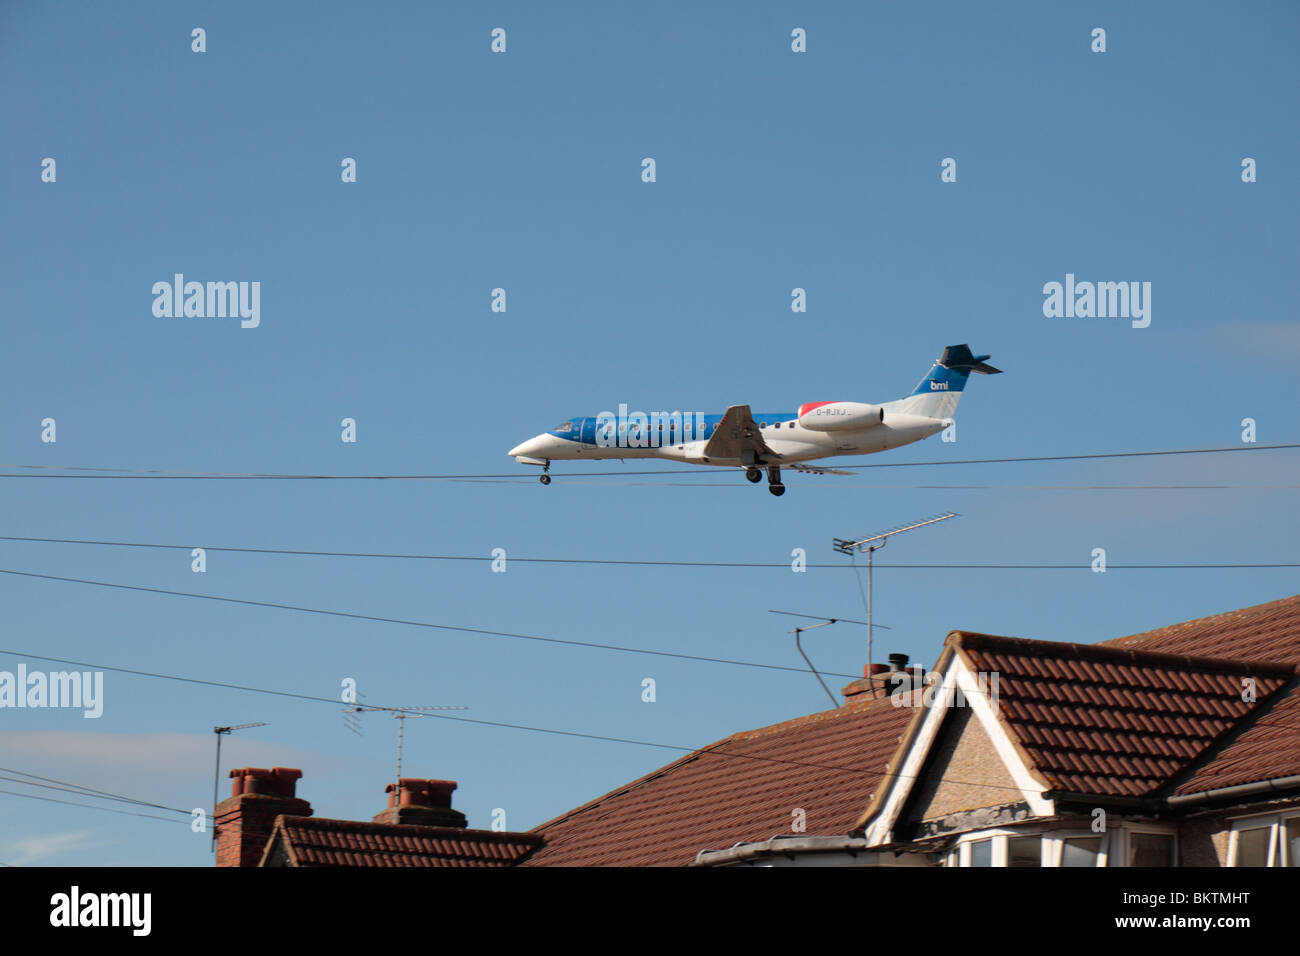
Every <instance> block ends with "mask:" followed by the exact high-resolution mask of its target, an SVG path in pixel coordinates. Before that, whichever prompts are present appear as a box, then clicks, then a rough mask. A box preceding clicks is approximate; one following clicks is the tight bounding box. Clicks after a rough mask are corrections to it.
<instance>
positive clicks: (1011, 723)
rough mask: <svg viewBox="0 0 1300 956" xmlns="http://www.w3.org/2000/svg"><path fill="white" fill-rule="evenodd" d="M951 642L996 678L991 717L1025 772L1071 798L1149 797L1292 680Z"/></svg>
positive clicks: (1149, 656) (1080, 648) (1130, 654)
mask: <svg viewBox="0 0 1300 956" xmlns="http://www.w3.org/2000/svg"><path fill="white" fill-rule="evenodd" d="M951 640H952V641H953V645H954V647H955V648H956V649H957V651H958V652H959V653H962V654H964V655H965V657H966V659H967V660H968V661H969V662H970V664H971V666H972V668H973V669H974V670H975V671H977V672H981V673H987V674H997V675H998V684H997V687H998V695H999V696H998V701H997V704H998V712H999V716H1000V717H1001V718H1002V720H1003V721H1004V722H1005V723H1006V725H1007V727H1008V728H1009V730H1010V731H1011V733H1012V735H1013V737H1014V739H1015V741H1016V743H1017V744H1018V745H1019V747H1020V749H1021V751H1022V753H1023V754H1024V755H1025V757H1026V758H1027V763H1028V764H1029V766H1030V767H1031V768H1032V769H1033V770H1035V771H1036V772H1037V773H1038V774H1039V775H1040V776H1041V777H1042V778H1043V779H1044V780H1046V781H1047V782H1048V784H1049V786H1050V788H1052V789H1059V790H1064V791H1068V792H1072V793H1087V794H1097V795H1101V796H1128V797H1138V796H1150V795H1154V794H1155V793H1156V792H1157V791H1159V790H1160V789H1161V788H1162V787H1163V786H1165V785H1166V784H1167V783H1168V782H1169V781H1170V780H1171V779H1172V778H1173V777H1175V776H1176V775H1177V774H1179V773H1181V772H1182V771H1183V770H1185V769H1186V768H1188V767H1189V766H1190V765H1191V763H1192V762H1193V761H1194V760H1195V759H1196V758H1197V757H1198V756H1200V755H1202V754H1203V753H1206V752H1207V750H1208V749H1209V748H1210V747H1211V746H1212V745H1214V744H1216V743H1217V742H1218V741H1219V739H1220V738H1221V737H1223V736H1224V735H1225V734H1226V733H1227V732H1228V731H1230V730H1232V729H1233V728H1234V727H1235V726H1236V725H1238V723H1239V722H1240V721H1241V720H1242V718H1244V717H1246V716H1247V715H1248V714H1250V713H1251V712H1252V711H1255V710H1257V709H1259V708H1261V707H1262V706H1263V705H1264V703H1265V702H1266V701H1267V700H1268V698H1269V697H1270V696H1271V695H1272V694H1274V693H1275V692H1277V691H1278V690H1279V689H1280V688H1282V687H1283V686H1285V685H1286V684H1287V683H1288V682H1289V681H1290V680H1291V678H1292V676H1293V667H1292V665H1290V664H1285V663H1284V664H1276V663H1260V662H1247V661H1242V660H1240V659H1239V658H1238V659H1236V660H1221V659H1219V660H1216V659H1211V658H1204V657H1199V658H1198V657H1188V656H1183V655H1175V654H1160V653H1153V652H1151V651H1146V650H1141V651H1139V650H1129V649H1126V648H1121V647H1114V646H1099V645H1091V644H1062V643H1056V642H1051V641H1031V640H1023V639H1020V638H1012V637H993V636H990V635H985V634H969V633H963V632H955V633H954V634H953V635H952V638H951ZM1236 650H1237V648H1236V647H1235V646H1228V647H1221V651H1220V653H1221V654H1223V653H1224V652H1227V651H1236ZM1237 656H1238V655H1236V654H1233V657H1237ZM1246 677H1250V678H1253V679H1254V681H1255V694H1256V699H1255V700H1254V701H1253V702H1250V703H1247V702H1245V701H1243V700H1242V696H1243V694H1242V689H1243V678H1246Z"/></svg>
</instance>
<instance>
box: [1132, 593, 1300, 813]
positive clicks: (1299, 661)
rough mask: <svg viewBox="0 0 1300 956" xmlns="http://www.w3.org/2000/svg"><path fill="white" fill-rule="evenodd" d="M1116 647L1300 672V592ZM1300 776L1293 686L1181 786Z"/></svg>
mask: <svg viewBox="0 0 1300 956" xmlns="http://www.w3.org/2000/svg"><path fill="white" fill-rule="evenodd" d="M1106 644H1107V645H1108V646H1115V647H1132V648H1140V649H1143V650H1154V651H1165V652H1169V653H1177V654H1214V655H1225V654H1234V655H1240V656H1249V657H1256V658H1259V657H1263V658H1267V659H1270V660H1279V661H1288V662H1290V663H1291V664H1294V665H1297V666H1300V594H1296V595H1292V596H1291V597H1287V598H1282V599H1281V600H1278V601H1269V602H1268V603H1267V604H1256V605H1254V606H1253V607H1247V608H1242V609H1240V610H1237V611H1228V612H1227V613H1224V614H1214V615H1211V616H1210V617H1202V618H1198V619H1196V620H1193V621H1185V622H1183V623H1182V624H1173V625H1171V626H1169V627H1161V628H1157V629H1155V630H1153V631H1144V632H1143V633H1141V634H1131V635H1129V636H1128V637H1121V638H1118V639H1116V640H1113V641H1107V642H1106ZM1297 774H1300V687H1298V686H1296V685H1295V682H1293V684H1292V686H1290V687H1288V688H1286V689H1285V690H1284V691H1283V692H1282V693H1280V694H1278V695H1277V697H1276V698H1275V699H1274V700H1273V701H1271V702H1269V704H1268V705H1266V706H1265V707H1263V708H1260V709H1259V710H1258V711H1257V712H1256V713H1255V714H1253V715H1252V716H1251V718H1250V719H1248V720H1247V721H1245V722H1244V724H1243V726H1242V727H1241V728H1239V729H1238V730H1237V731H1236V732H1234V733H1233V734H1231V735H1229V739H1228V740H1226V741H1225V742H1224V745H1223V746H1222V747H1221V748H1219V749H1217V750H1216V751H1215V752H1214V753H1213V754H1210V755H1207V756H1206V758H1205V759H1203V760H1201V761H1198V762H1197V765H1196V766H1195V767H1193V768H1192V769H1191V771H1190V772H1189V773H1188V775H1187V776H1186V777H1185V779H1183V780H1182V781H1180V782H1179V783H1178V784H1177V785H1176V786H1175V787H1174V792H1175V793H1176V794H1179V795H1182V794H1189V793H1200V792H1203V791H1206V790H1217V789H1221V788H1224V787H1234V786H1238V785H1240V784H1246V783H1255V782H1258V781H1262V780H1269V779H1273V778H1278V777H1289V776H1293V775H1297Z"/></svg>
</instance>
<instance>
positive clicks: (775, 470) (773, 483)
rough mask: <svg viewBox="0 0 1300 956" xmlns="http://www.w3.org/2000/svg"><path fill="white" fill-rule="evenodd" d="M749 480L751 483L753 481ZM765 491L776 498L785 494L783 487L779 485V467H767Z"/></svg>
mask: <svg viewBox="0 0 1300 956" xmlns="http://www.w3.org/2000/svg"><path fill="white" fill-rule="evenodd" d="M750 480H751V481H752V480H753V479H750ZM767 490H768V491H770V492H772V494H774V495H776V496H777V497H778V498H780V497H781V496H782V495H783V494H785V485H783V484H781V466H780V465H768V466H767Z"/></svg>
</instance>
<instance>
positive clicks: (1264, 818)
mask: <svg viewBox="0 0 1300 956" xmlns="http://www.w3.org/2000/svg"><path fill="white" fill-rule="evenodd" d="M1296 819H1300V807H1297V808H1293V809H1291V810H1280V811H1276V812H1274V813H1255V814H1251V815H1250V816H1246V817H1235V818H1233V819H1231V820H1229V823H1230V828H1229V831H1228V866H1231V867H1235V866H1237V848H1238V843H1239V837H1238V834H1239V833H1241V831H1242V830H1263V829H1266V828H1267V830H1268V862H1266V863H1265V864H1264V865H1265V866H1269V867H1272V866H1278V867H1284V866H1287V864H1288V863H1292V865H1294V862H1295V861H1291V860H1289V859H1288V858H1289V856H1290V852H1291V850H1290V847H1289V846H1288V845H1287V842H1286V824H1287V823H1288V822H1289V821H1291V820H1296Z"/></svg>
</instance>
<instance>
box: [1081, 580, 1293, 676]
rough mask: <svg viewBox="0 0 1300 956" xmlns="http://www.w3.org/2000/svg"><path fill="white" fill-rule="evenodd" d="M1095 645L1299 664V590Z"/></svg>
mask: <svg viewBox="0 0 1300 956" xmlns="http://www.w3.org/2000/svg"><path fill="white" fill-rule="evenodd" d="M1098 646H1100V647H1127V648H1132V649H1134V650H1144V651H1162V652H1164V653H1166V654H1192V655H1196V656H1199V657H1229V658H1232V659H1234V660H1243V659H1245V660H1257V661H1289V662H1290V663H1292V664H1294V665H1300V594H1293V595H1292V596H1291V597H1286V598H1282V599H1280V600H1277V601H1269V602H1268V603H1267V604H1256V605H1254V606H1253V607H1244V608H1241V609H1240V610H1237V611H1226V612H1224V613H1223V614H1212V615H1210V616H1209V617H1200V618H1196V619H1195V620H1191V621H1184V622H1183V623H1181V624H1171V625H1169V626H1168V627H1158V628H1156V629H1155V630H1153V631H1143V632H1142V633H1140V634H1130V635H1128V636H1127V637H1117V638H1115V639H1114V640H1110V641H1103V642H1102V643H1101V644H1100V645H1098Z"/></svg>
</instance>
